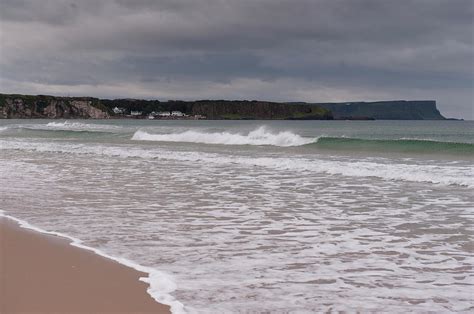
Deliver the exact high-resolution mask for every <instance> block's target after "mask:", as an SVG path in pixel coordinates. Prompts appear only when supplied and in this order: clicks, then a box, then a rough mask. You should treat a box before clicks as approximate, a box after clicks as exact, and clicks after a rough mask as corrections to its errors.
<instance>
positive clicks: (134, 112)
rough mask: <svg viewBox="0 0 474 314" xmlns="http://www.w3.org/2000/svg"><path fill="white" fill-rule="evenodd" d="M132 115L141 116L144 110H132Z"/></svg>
mask: <svg viewBox="0 0 474 314" xmlns="http://www.w3.org/2000/svg"><path fill="white" fill-rule="evenodd" d="M130 115H131V116H141V115H142V112H141V111H131V112H130Z"/></svg>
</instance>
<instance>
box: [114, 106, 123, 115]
mask: <svg viewBox="0 0 474 314" xmlns="http://www.w3.org/2000/svg"><path fill="white" fill-rule="evenodd" d="M112 111H113V112H114V113H115V114H123V113H124V112H125V109H124V108H119V107H115V108H114V109H112Z"/></svg>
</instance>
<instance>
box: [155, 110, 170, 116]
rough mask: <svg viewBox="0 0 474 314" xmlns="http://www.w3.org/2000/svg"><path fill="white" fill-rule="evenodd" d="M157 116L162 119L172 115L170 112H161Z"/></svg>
mask: <svg viewBox="0 0 474 314" xmlns="http://www.w3.org/2000/svg"><path fill="white" fill-rule="evenodd" d="M157 115H158V116H160V117H169V116H171V113H170V112H169V111H160V112H158V114H157Z"/></svg>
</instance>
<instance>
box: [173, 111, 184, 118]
mask: <svg viewBox="0 0 474 314" xmlns="http://www.w3.org/2000/svg"><path fill="white" fill-rule="evenodd" d="M171 115H172V116H173V117H184V116H185V114H184V113H182V112H181V111H171Z"/></svg>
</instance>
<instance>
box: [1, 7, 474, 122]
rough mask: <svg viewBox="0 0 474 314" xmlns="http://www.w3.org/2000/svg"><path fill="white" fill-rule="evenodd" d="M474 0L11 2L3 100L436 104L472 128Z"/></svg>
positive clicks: (5, 17) (4, 22) (5, 24)
mask: <svg viewBox="0 0 474 314" xmlns="http://www.w3.org/2000/svg"><path fill="white" fill-rule="evenodd" d="M473 18H474V8H473V2H472V1H471V0H451V1H447V0H416V1H415V0H405V1H378V0H350V1H349V0H345V1H342V0H327V1H319V0H192V1H183V0H164V1H163V0H161V1H152V0H133V1H131V0H103V1H93V0H82V1H78V0H76V1H73V0H68V1H66V0H42V1H35V0H0V70H1V74H0V89H1V91H2V92H21V93H43V94H46V93H53V94H60V95H65V94H69V95H92V96H98V97H110V98H117V97H138V98H140V97H142V98H158V99H197V98H199V99H201V98H230V99H265V100H275V101H288V100H291V101H313V102H318V101H346V100H383V99H436V100H438V104H439V107H440V108H441V110H442V112H443V113H445V114H446V115H448V116H454V117H463V118H467V119H473V118H474V117H473V96H474V95H473V82H474V74H473V73H474V70H473V61H474V45H473V36H474V34H473V26H474V25H473Z"/></svg>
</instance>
